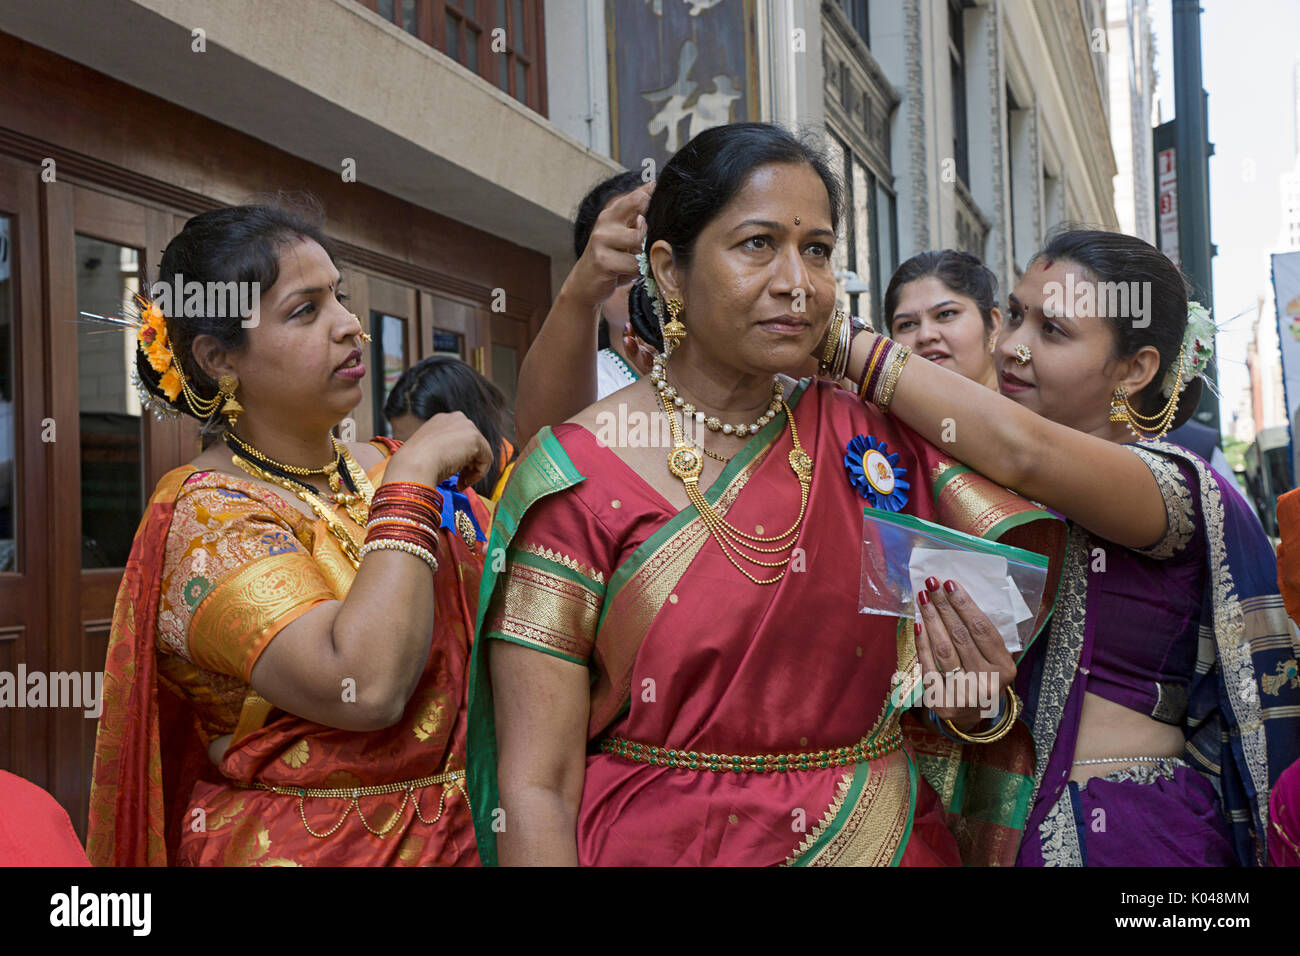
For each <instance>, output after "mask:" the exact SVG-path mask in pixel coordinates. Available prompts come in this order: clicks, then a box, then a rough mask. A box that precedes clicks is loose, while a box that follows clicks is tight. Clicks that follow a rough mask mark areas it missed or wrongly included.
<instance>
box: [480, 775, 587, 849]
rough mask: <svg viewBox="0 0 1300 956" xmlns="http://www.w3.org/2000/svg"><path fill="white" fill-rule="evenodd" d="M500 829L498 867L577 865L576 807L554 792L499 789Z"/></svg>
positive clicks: (533, 788)
mask: <svg viewBox="0 0 1300 956" xmlns="http://www.w3.org/2000/svg"><path fill="white" fill-rule="evenodd" d="M501 806H502V808H503V809H504V811H505V819H504V824H505V826H504V829H502V830H501V832H500V833H499V834H498V835H497V859H498V862H499V863H500V864H501V865H502V866H577V865H578V840H577V818H578V808H577V805H576V804H575V803H574V802H573V801H572V800H570V799H568V798H567V797H566V796H565V795H564V794H563V793H561V792H559V791H557V790H550V789H545V788H540V787H522V788H517V789H511V790H509V791H507V790H506V789H505V788H503V789H502V793H501Z"/></svg>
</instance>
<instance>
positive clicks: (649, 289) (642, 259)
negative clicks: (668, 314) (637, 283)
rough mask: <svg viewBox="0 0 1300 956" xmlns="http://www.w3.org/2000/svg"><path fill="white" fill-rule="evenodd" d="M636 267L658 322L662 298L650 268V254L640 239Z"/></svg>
mask: <svg viewBox="0 0 1300 956" xmlns="http://www.w3.org/2000/svg"><path fill="white" fill-rule="evenodd" d="M636 264H637V268H638V269H640V270H641V278H642V279H643V280H644V281H645V294H646V295H648V296H649V297H650V304H651V305H652V306H653V307H654V310H655V315H656V316H657V317H658V319H659V324H660V325H662V324H663V321H664V315H663V311H664V307H663V299H662V297H661V296H660V295H659V285H658V283H656V282H655V274H654V270H653V269H651V268H650V254H649V253H648V252H646V248H645V240H644V239H642V240H641V251H640V252H638V253H637V254H636Z"/></svg>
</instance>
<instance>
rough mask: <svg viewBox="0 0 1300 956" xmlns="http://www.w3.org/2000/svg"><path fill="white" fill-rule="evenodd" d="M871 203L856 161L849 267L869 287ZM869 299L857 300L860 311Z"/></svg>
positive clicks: (864, 172) (867, 185)
mask: <svg viewBox="0 0 1300 956" xmlns="http://www.w3.org/2000/svg"><path fill="white" fill-rule="evenodd" d="M870 201H871V184H870V183H869V182H868V181H867V170H866V168H865V167H864V166H863V165H862V164H861V163H859V162H858V161H857V160H854V162H853V238H854V247H855V250H854V251H855V252H856V253H857V255H856V256H855V258H856V260H857V261H856V262H855V263H854V264H853V265H851V266H849V268H850V269H852V270H853V271H854V272H856V273H857V274H858V278H859V279H861V280H862V281H863V282H865V283H866V284H867V285H868V287H870V285H871V245H872V240H871V223H870V218H869V215H868V212H867V203H869V202H870ZM869 301H871V300H870V299H859V300H858V308H859V309H861V308H862V307H863V306H864V305H866V304H867V302H869Z"/></svg>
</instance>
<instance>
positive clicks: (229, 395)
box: [217, 375, 244, 428]
mask: <svg viewBox="0 0 1300 956" xmlns="http://www.w3.org/2000/svg"><path fill="white" fill-rule="evenodd" d="M238 387H239V379H237V378H235V377H234V376H233V375H223V376H221V378H219V379H218V380H217V398H219V399H225V401H224V402H223V403H222V405H221V414H223V415H225V416H226V419H227V421H229V422H230V427H231V428H234V427H235V423H236V422H238V421H239V416H240V415H242V414H244V406H243V405H240V404H239V401H238V400H237V399H236V398H235V389H237V388H238Z"/></svg>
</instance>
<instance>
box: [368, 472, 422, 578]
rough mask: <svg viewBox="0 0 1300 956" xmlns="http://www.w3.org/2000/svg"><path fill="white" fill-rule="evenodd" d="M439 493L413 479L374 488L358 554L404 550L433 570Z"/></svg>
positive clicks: (387, 483) (385, 483)
mask: <svg viewBox="0 0 1300 956" xmlns="http://www.w3.org/2000/svg"><path fill="white" fill-rule="evenodd" d="M441 514H442V494H441V493H440V492H439V491H438V489H437V488H431V487H429V486H428V485H422V484H420V483H419V482H415V481H387V482H384V483H383V484H382V485H380V486H379V487H378V488H377V489H376V490H375V496H374V498H373V499H372V501H371V502H370V520H369V521H368V522H367V523H366V542H365V545H364V546H362V548H361V557H363V558H364V557H365V556H366V555H367V554H369V553H370V552H372V551H405V552H406V553H407V554H413V555H415V556H416V557H417V558H419V559H420V560H422V561H423V562H424V563H425V564H427V565H428V566H429V570H431V571H433V572H434V573H435V574H436V573H437V571H438V559H437V558H436V557H435V556H434V555H435V554H436V552H437V550H438V527H439V525H440V524H441V520H440V515H441Z"/></svg>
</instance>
